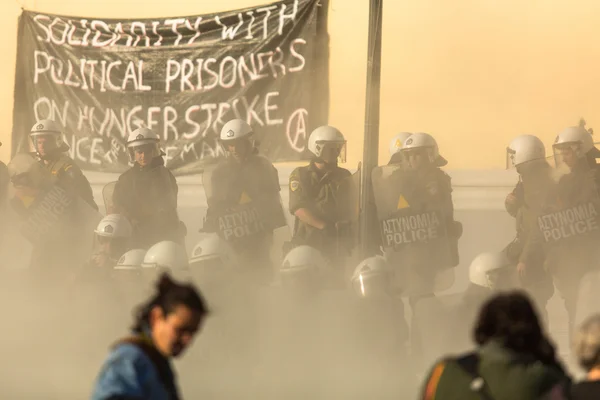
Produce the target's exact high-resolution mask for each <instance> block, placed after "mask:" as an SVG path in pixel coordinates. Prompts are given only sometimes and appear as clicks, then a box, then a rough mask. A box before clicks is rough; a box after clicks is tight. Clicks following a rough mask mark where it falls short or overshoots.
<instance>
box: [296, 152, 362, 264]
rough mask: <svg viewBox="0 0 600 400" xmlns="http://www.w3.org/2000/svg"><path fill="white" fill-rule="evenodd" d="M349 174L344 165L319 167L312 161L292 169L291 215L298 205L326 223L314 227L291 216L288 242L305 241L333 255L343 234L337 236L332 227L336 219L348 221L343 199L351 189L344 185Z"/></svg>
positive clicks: (332, 257) (347, 181) (298, 243)
mask: <svg viewBox="0 0 600 400" xmlns="http://www.w3.org/2000/svg"><path fill="white" fill-rule="evenodd" d="M351 176H352V174H351V173H350V171H348V170H347V169H344V168H340V167H338V166H335V167H333V168H331V169H326V170H321V169H319V168H317V166H316V165H315V163H314V161H311V163H310V164H309V165H307V166H304V167H298V168H296V169H295V170H294V171H292V173H291V175H290V178H289V181H290V189H289V193H290V198H289V210H290V213H292V215H294V214H295V212H296V211H298V210H299V209H301V208H304V209H307V210H309V211H310V212H311V213H312V214H313V215H314V216H315V217H316V218H318V219H320V220H322V221H324V222H325V223H326V224H327V228H326V229H317V228H315V227H313V226H311V225H308V224H306V223H304V222H302V221H301V220H300V219H299V218H298V217H296V220H295V226H294V235H293V237H292V245H293V246H300V245H307V246H311V247H313V248H315V249H318V250H319V251H321V253H322V254H323V255H324V256H325V257H327V258H329V259H330V260H331V259H337V258H339V257H340V256H341V254H338V252H337V248H338V246H339V245H342V246H346V248H347V249H348V243H340V241H342V242H343V241H344V239H345V238H343V237H341V238H340V237H338V235H337V234H336V233H335V232H334V231H333V229H332V227H334V226H335V224H336V223H337V222H343V221H349V220H350V219H351V216H350V215H349V214H348V209H347V203H348V200H349V198H350V196H351V193H352V188H351V187H349V186H348V183H349V182H350V181H349V179H348V178H350V177H351Z"/></svg>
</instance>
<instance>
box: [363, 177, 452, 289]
mask: <svg viewBox="0 0 600 400" xmlns="http://www.w3.org/2000/svg"><path fill="white" fill-rule="evenodd" d="M372 182H373V192H374V198H375V205H376V207H377V217H378V220H379V228H380V232H381V239H382V247H383V250H384V255H385V258H386V260H387V262H388V263H389V265H390V267H391V268H392V273H393V276H394V282H393V284H394V286H395V287H396V288H397V289H399V290H401V293H402V294H403V295H404V296H408V297H412V296H419V295H422V294H429V293H434V292H438V291H441V290H446V289H448V288H449V287H451V286H452V284H453V283H454V269H453V267H454V266H456V265H457V255H458V238H457V235H454V234H453V231H452V229H453V223H454V222H453V221H451V220H450V219H449V218H448V217H447V211H446V210H444V209H443V207H441V205H440V204H439V202H436V201H434V200H435V197H434V196H430V195H429V193H428V191H427V182H424V181H423V180H422V179H418V178H416V177H415V176H414V175H413V173H412V172H410V171H406V170H405V169H404V168H403V167H402V166H399V165H387V166H382V167H377V168H375V169H374V170H373V173H372Z"/></svg>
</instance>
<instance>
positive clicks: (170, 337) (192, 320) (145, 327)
mask: <svg viewBox="0 0 600 400" xmlns="http://www.w3.org/2000/svg"><path fill="white" fill-rule="evenodd" d="M156 288H157V291H156V294H155V295H154V296H152V297H151V298H150V299H149V300H148V301H147V302H146V303H145V304H143V305H142V306H140V308H139V309H138V311H137V316H136V320H135V324H134V326H133V328H132V331H133V335H132V336H130V337H127V338H124V339H122V340H120V341H118V342H117V343H116V345H115V346H114V347H113V349H112V351H111V353H110V354H109V356H108V358H107V360H106V361H105V362H104V365H103V366H102V369H101V371H100V374H99V376H98V379H97V382H96V386H95V388H94V391H93V394H92V397H91V399H92V400H142V399H143V400H178V399H180V396H179V390H178V388H177V383H176V377H175V373H174V371H173V368H172V366H171V362H170V359H171V358H173V357H178V356H180V355H181V354H183V352H184V350H185V349H186V348H187V347H188V346H189V345H190V344H191V342H192V340H193V338H194V336H195V335H196V334H197V333H198V331H199V330H200V328H201V327H202V324H203V322H204V319H205V318H206V316H207V315H208V309H207V307H206V305H205V302H204V300H203V299H202V296H201V294H200V293H199V292H198V290H197V289H196V288H195V287H194V286H192V285H191V284H180V283H177V282H175V281H173V280H172V279H171V278H170V277H169V275H168V274H166V273H164V274H163V275H162V276H161V277H160V279H159V281H158V283H157V285H156Z"/></svg>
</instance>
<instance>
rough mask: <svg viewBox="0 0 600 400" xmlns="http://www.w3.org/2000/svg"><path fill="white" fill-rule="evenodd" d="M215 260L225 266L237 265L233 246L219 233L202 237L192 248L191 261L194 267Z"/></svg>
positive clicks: (232, 266)
mask: <svg viewBox="0 0 600 400" xmlns="http://www.w3.org/2000/svg"><path fill="white" fill-rule="evenodd" d="M214 261H217V262H218V264H219V265H221V266H222V267H225V268H234V267H235V266H236V265H237V264H236V261H235V252H234V250H233V248H232V247H231V246H230V245H229V243H227V242H226V241H225V240H223V239H221V238H220V237H219V236H218V235H210V236H207V237H205V238H204V239H202V240H201V241H200V242H199V243H198V244H197V245H196V246H195V247H194V249H193V250H192V256H191V257H190V261H189V263H190V266H191V267H194V266H195V265H199V264H204V263H214Z"/></svg>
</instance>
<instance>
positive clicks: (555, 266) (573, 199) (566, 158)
mask: <svg viewBox="0 0 600 400" xmlns="http://www.w3.org/2000/svg"><path fill="white" fill-rule="evenodd" d="M593 149H594V143H593V140H592V136H591V135H590V133H589V132H588V131H586V130H585V129H583V128H582V127H581V126H577V127H569V128H566V129H565V130H563V131H562V132H561V133H560V134H559V135H558V136H557V137H556V140H555V142H554V145H553V150H554V158H555V162H556V165H557V169H558V170H559V172H560V173H562V176H560V179H559V181H558V187H557V196H556V199H555V201H554V203H552V204H547V206H546V207H545V208H544V214H545V215H543V216H542V222H543V224H539V225H540V226H541V227H542V228H543V232H542V234H541V240H542V241H543V243H544V244H545V245H546V247H547V249H548V256H547V260H548V269H549V271H550V273H551V274H552V276H553V278H554V284H555V286H556V289H557V290H558V292H559V293H560V295H561V297H562V298H563V301H564V304H565V308H566V310H567V313H568V316H569V324H570V325H569V326H570V327H571V328H573V325H574V320H575V312H576V304H577V293H578V291H579V285H580V282H581V279H582V277H583V276H584V275H585V274H586V273H587V272H589V271H591V270H594V269H596V268H597V267H598V250H597V247H598V239H599V236H600V235H599V230H600V228H599V226H600V220H599V219H598V214H599V213H600V200H599V194H598V187H597V183H596V182H598V177H597V174H598V171H599V169H598V168H594V165H591V158H590V152H593ZM553 217H556V219H554V218H553ZM565 217H568V218H566V219H565ZM573 218H574V220H573Z"/></svg>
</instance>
